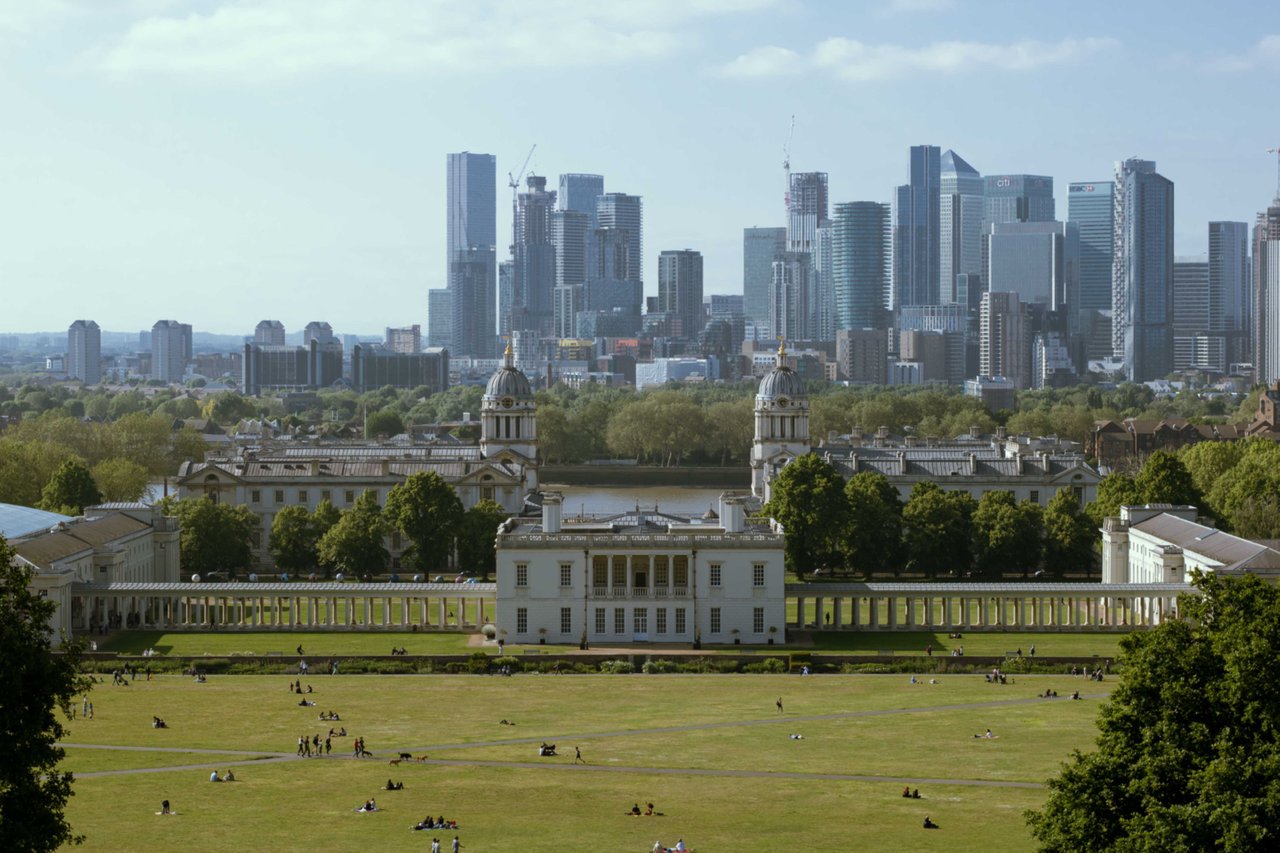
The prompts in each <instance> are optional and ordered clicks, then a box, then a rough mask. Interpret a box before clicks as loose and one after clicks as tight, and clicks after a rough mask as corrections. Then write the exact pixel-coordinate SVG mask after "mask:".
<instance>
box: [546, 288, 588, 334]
mask: <svg viewBox="0 0 1280 853" xmlns="http://www.w3.org/2000/svg"><path fill="white" fill-rule="evenodd" d="M585 290H586V285H582V284H557V285H556V292H555V302H556V304H555V327H554V328H553V329H552V330H551V333H552V334H553V335H555V336H556V337H557V338H573V337H577V334H578V313H579V312H581V311H584V310H586V305H585V302H584V300H585V298H586V293H585Z"/></svg>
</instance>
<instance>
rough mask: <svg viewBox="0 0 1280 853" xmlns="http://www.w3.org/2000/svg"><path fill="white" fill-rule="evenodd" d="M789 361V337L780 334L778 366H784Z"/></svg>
mask: <svg viewBox="0 0 1280 853" xmlns="http://www.w3.org/2000/svg"><path fill="white" fill-rule="evenodd" d="M786 363H787V339H786V338H785V337H783V336H782V335H778V366H779V367H783V366H785V365H786Z"/></svg>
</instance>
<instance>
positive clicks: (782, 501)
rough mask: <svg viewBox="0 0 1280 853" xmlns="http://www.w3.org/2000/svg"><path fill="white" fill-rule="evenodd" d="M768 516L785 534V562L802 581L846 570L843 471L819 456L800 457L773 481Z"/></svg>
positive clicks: (807, 455)
mask: <svg viewBox="0 0 1280 853" xmlns="http://www.w3.org/2000/svg"><path fill="white" fill-rule="evenodd" d="M770 488H771V489H772V493H771V494H770V497H769V502H768V503H767V504H765V507H764V511H765V512H766V513H767V514H768V515H770V516H771V517H773V518H775V519H777V520H778V521H779V522H780V523H781V524H782V527H783V529H784V530H785V531H786V545H785V548H786V552H785V561H786V564H787V568H788V569H789V570H791V571H792V572H795V574H796V576H797V577H804V575H805V573H806V572H812V571H813V570H814V569H817V568H822V567H825V566H838V565H841V562H842V561H841V559H840V545H841V539H842V536H843V533H844V529H845V524H846V521H847V519H848V516H849V506H848V504H847V503H846V502H845V497H844V479H843V478H842V477H841V476H840V472H839V471H837V470H836V469H835V468H833V467H832V466H831V463H829V462H827V461H825V460H824V459H823V458H822V457H820V456H818V455H817V454H814V453H807V454H805V455H804V456H797V457H796V458H795V459H792V460H791V461H790V462H788V463H787V464H786V465H785V466H784V467H783V469H782V471H781V472H779V474H778V476H776V477H774V479H773V484H772V486H771V487H770Z"/></svg>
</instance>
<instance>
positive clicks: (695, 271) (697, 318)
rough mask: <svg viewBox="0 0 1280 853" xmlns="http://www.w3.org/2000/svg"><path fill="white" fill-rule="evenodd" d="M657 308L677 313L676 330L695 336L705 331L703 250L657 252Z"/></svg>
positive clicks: (675, 314)
mask: <svg viewBox="0 0 1280 853" xmlns="http://www.w3.org/2000/svg"><path fill="white" fill-rule="evenodd" d="M658 310H659V311H665V312H667V313H668V314H671V315H673V316H674V318H675V320H676V322H677V324H678V330H677V333H678V334H679V335H680V337H683V338H689V339H692V338H694V337H695V336H696V335H697V334H698V332H700V331H702V326H703V319H702V253H701V252H695V251H693V250H692V249H679V250H670V249H669V250H666V251H664V252H662V253H661V254H660V255H658Z"/></svg>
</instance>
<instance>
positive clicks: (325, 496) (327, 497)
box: [320, 489, 333, 503]
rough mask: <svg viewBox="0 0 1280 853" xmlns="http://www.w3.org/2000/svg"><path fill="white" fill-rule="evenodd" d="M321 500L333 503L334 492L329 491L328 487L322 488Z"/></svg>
mask: <svg viewBox="0 0 1280 853" xmlns="http://www.w3.org/2000/svg"><path fill="white" fill-rule="evenodd" d="M320 500H322V501H328V502H329V503H333V492H331V491H329V490H328V489H321V490H320Z"/></svg>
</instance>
